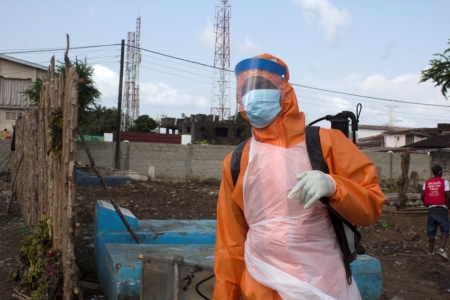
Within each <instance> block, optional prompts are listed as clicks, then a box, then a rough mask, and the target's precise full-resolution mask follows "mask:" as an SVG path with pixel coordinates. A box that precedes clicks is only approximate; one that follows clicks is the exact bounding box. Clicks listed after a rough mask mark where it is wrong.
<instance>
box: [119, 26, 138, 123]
mask: <svg viewBox="0 0 450 300" xmlns="http://www.w3.org/2000/svg"><path fill="white" fill-rule="evenodd" d="M140 36H141V17H138V18H137V21H136V31H135V32H132V31H129V32H128V40H127V60H126V67H125V86H124V89H123V97H122V124H121V127H120V129H121V130H122V131H127V130H128V128H130V127H131V126H132V125H133V122H134V120H135V119H136V118H137V117H138V116H139V65H140V64H141V50H140V43H141V41H140Z"/></svg>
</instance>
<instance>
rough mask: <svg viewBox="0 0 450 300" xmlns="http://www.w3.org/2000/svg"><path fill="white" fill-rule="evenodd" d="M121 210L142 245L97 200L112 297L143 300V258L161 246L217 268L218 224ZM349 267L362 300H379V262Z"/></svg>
mask: <svg viewBox="0 0 450 300" xmlns="http://www.w3.org/2000/svg"><path fill="white" fill-rule="evenodd" d="M121 210H122V213H123V214H124V216H125V218H126V219H127V221H128V222H129V223H130V226H131V228H132V229H133V230H134V231H135V233H136V234H137V236H138V237H139V239H140V241H141V242H142V244H136V242H135V241H134V240H133V238H132V237H131V235H130V233H129V232H128V231H127V230H126V228H125V225H124V224H123V222H122V220H121V219H120V218H119V216H118V215H117V213H116V211H115V210H114V208H113V207H112V205H111V204H109V203H108V202H106V201H97V204H96V208H95V220H94V251H95V257H96V262H97V272H98V278H99V280H100V288H101V289H102V291H103V292H104V293H105V295H106V296H107V298H108V299H137V300H138V299H139V297H140V296H139V295H140V290H141V272H142V261H141V260H140V259H138V256H139V255H140V254H145V255H148V254H149V253H151V252H152V251H154V252H155V253H156V251H159V250H157V249H161V247H163V248H164V247H169V248H170V249H169V248H167V249H168V250H167V251H169V250H170V252H168V253H167V254H168V255H180V254H181V255H183V256H184V255H187V252H189V251H193V252H199V253H204V252H205V251H206V252H208V251H209V252H210V255H204V261H199V262H198V263H199V264H201V265H205V266H206V265H208V266H209V267H211V268H212V267H213V261H212V257H213V255H214V243H215V238H216V236H215V233H216V221H215V220H138V219H137V218H136V217H135V216H134V215H133V214H132V213H131V212H130V211H129V210H127V209H123V208H121ZM152 247H153V248H152ZM152 249H153V250H152ZM194 254H195V253H192V255H194ZM188 256H189V255H188ZM350 267H351V270H352V273H353V278H354V280H355V282H356V284H357V286H358V288H359V290H360V293H361V296H362V299H363V300H379V299H380V298H381V290H382V277H381V275H382V273H381V264H380V262H379V260H377V259H376V258H373V257H371V256H368V255H359V256H358V259H357V260H356V261H354V262H352V263H351V265H350Z"/></svg>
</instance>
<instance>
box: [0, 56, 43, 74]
mask: <svg viewBox="0 0 450 300" xmlns="http://www.w3.org/2000/svg"><path fill="white" fill-rule="evenodd" d="M0 59H4V60H9V61H12V62H15V63H18V64H21V65H26V66H30V67H33V68H36V69H40V70H43V71H47V69H48V68H47V67H44V66H41V65H38V64H35V63H32V62H29V61H26V60H22V59H18V58H15V57H11V56H7V55H3V54H0Z"/></svg>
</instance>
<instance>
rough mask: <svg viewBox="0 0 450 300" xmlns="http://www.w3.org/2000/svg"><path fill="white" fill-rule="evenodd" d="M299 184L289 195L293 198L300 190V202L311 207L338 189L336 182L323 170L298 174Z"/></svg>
mask: <svg viewBox="0 0 450 300" xmlns="http://www.w3.org/2000/svg"><path fill="white" fill-rule="evenodd" d="M297 180H298V182H297V184H296V185H295V186H294V188H293V189H292V190H291V192H290V193H289V195H288V198H289V199H292V198H293V197H294V195H295V194H297V193H298V192H299V191H300V197H299V199H298V204H300V205H303V204H304V208H310V207H311V205H313V204H314V203H315V202H316V201H317V200H319V199H320V198H322V197H330V196H331V195H333V194H334V192H335V191H336V184H335V182H334V180H333V178H331V177H330V176H328V175H327V174H325V173H323V172H321V171H317V170H314V171H307V172H302V173H300V174H298V175H297Z"/></svg>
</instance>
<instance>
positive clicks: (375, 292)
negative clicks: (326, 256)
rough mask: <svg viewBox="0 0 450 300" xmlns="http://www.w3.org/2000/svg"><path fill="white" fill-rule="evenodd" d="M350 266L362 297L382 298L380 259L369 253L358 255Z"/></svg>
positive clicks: (371, 299)
mask: <svg viewBox="0 0 450 300" xmlns="http://www.w3.org/2000/svg"><path fill="white" fill-rule="evenodd" d="M350 268H351V270H352V274H353V278H354V279H355V282H356V285H357V286H358V288H359V292H360V293H361V297H362V299H363V300H380V299H381V290H382V283H383V280H382V277H381V263H380V261H379V260H378V259H376V258H374V257H371V256H369V255H358V259H357V260H355V261H353V262H352V263H351V264H350Z"/></svg>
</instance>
